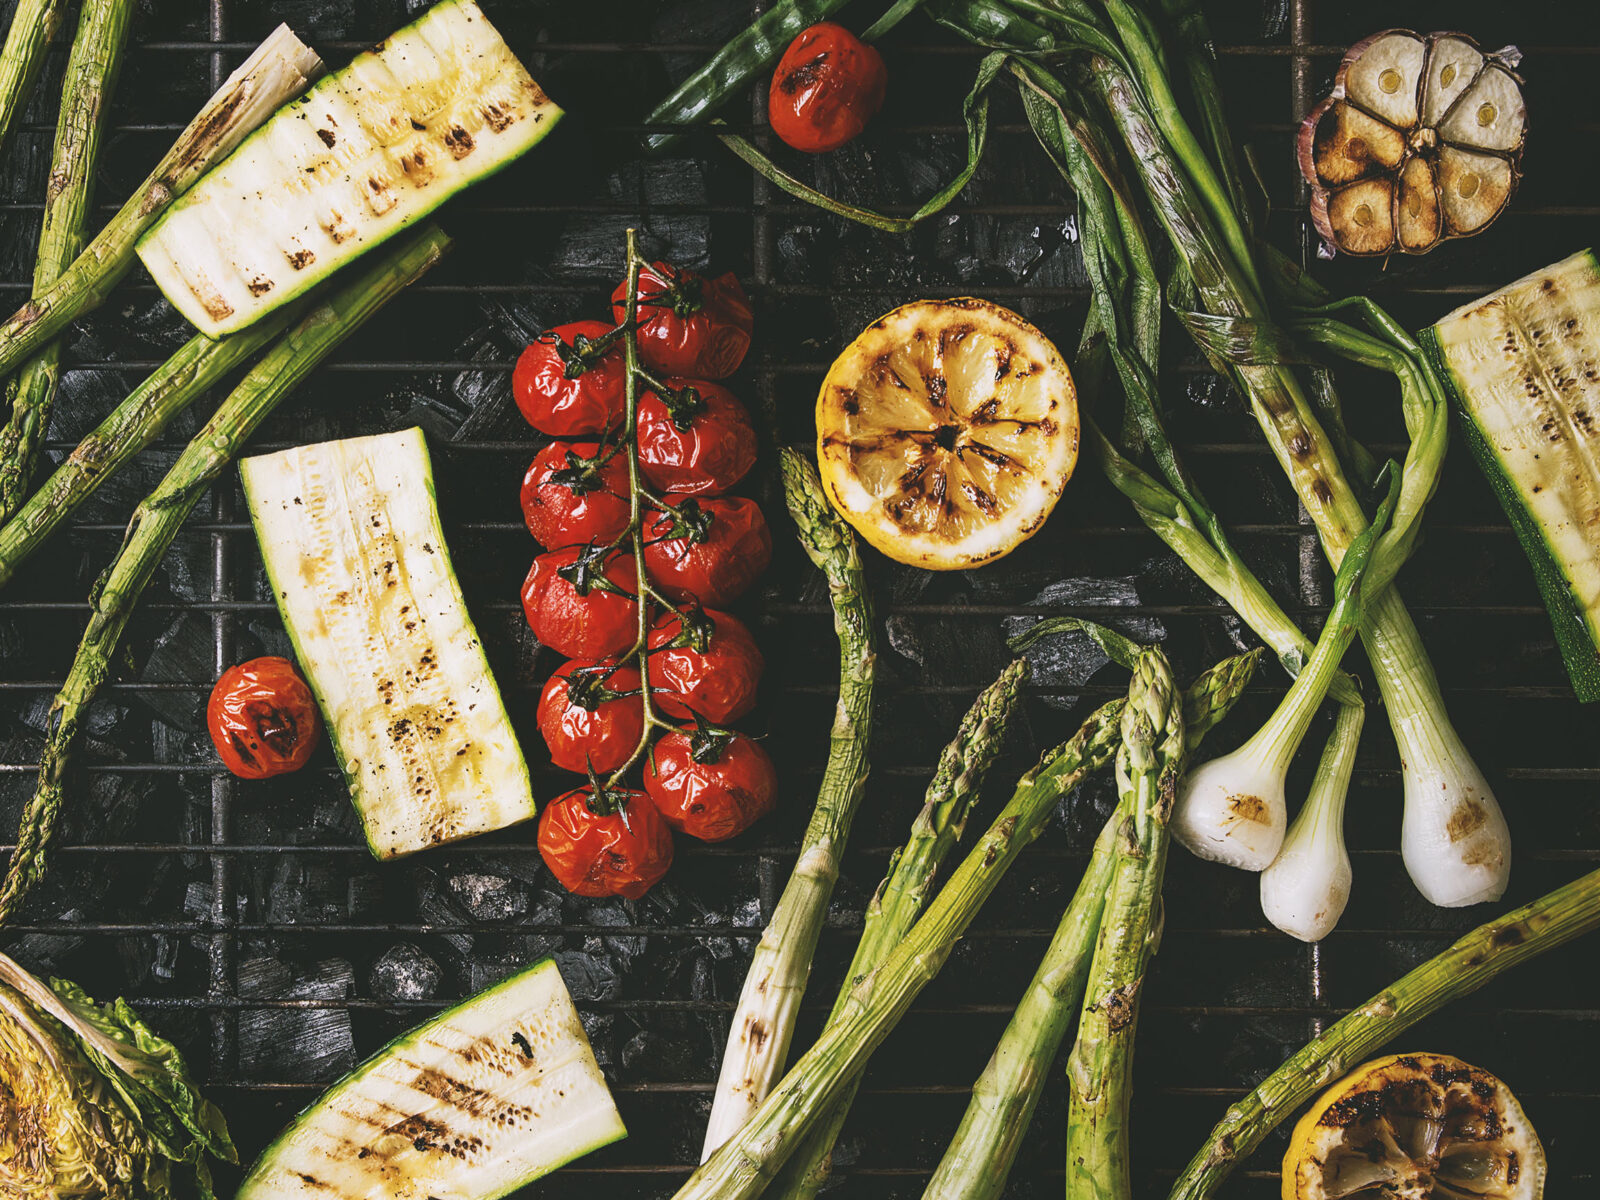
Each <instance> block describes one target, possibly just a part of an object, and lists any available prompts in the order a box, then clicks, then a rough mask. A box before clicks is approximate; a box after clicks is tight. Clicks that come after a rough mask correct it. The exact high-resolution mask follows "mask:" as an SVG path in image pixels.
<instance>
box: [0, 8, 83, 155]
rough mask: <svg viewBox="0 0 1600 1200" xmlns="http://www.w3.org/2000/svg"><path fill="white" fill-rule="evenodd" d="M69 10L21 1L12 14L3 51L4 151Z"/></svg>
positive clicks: (0, 115) (0, 124)
mask: <svg viewBox="0 0 1600 1200" xmlns="http://www.w3.org/2000/svg"><path fill="white" fill-rule="evenodd" d="M66 7H67V6H66V4H65V3H64V0H19V2H18V4H17V11H16V12H14V13H12V14H11V28H10V29H8V30H7V31H6V42H5V46H4V48H0V147H3V146H4V145H5V140H6V134H8V133H10V132H11V122H12V121H13V120H15V119H16V116H17V114H18V113H19V112H21V111H22V110H23V108H24V107H26V105H27V103H28V96H29V95H30V94H31V93H32V92H33V85H34V82H35V81H36V80H37V79H38V78H39V68H40V67H42V66H44V58H45V51H46V50H47V49H48V48H49V46H50V43H51V42H53V41H55V37H56V31H57V30H58V29H59V28H60V27H61V18H62V16H63V14H64V13H65V11H66Z"/></svg>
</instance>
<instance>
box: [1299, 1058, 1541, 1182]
mask: <svg viewBox="0 0 1600 1200" xmlns="http://www.w3.org/2000/svg"><path fill="white" fill-rule="evenodd" d="M1544 1175H1545V1158H1544V1147H1543V1146H1541V1145H1540V1144H1539V1135H1538V1134H1536V1133H1534V1131H1533V1126H1532V1125H1530V1124H1528V1118H1527V1116H1526V1115H1524V1113H1523V1111H1522V1106H1521V1105H1520V1104H1518V1103H1517V1098H1516V1097H1515V1096H1513V1095H1512V1094H1511V1092H1510V1090H1509V1089H1508V1088H1507V1087H1506V1085H1505V1084H1503V1083H1501V1082H1500V1081H1499V1080H1498V1079H1496V1078H1495V1077H1494V1076H1493V1075H1491V1074H1489V1072H1487V1071H1480V1070H1479V1069H1478V1068H1477V1067H1474V1066H1470V1065H1469V1064H1467V1063H1464V1062H1462V1061H1461V1060H1460V1059H1459V1058H1452V1057H1450V1056H1449V1055H1447V1054H1395V1055H1391V1056H1390V1057H1388V1058H1378V1059H1374V1060H1373V1061H1372V1062H1369V1063H1367V1064H1366V1065H1365V1066H1362V1067H1360V1068H1359V1069H1357V1070H1355V1071H1353V1072H1351V1073H1350V1074H1349V1075H1346V1076H1345V1077H1344V1078H1343V1079H1341V1080H1340V1081H1339V1082H1338V1083H1336V1084H1334V1085H1333V1086H1332V1087H1331V1088H1329V1089H1328V1090H1327V1091H1326V1092H1324V1093H1323V1094H1322V1095H1321V1096H1320V1097H1319V1098H1318V1099H1317V1102H1316V1103H1315V1104H1314V1105H1312V1107H1311V1111H1310V1112H1308V1113H1306V1115H1305V1116H1303V1117H1301V1118H1300V1123H1299V1124H1298V1125H1296V1126H1295V1128H1294V1134H1293V1136H1292V1137H1291V1138H1290V1139H1289V1151H1288V1153H1287V1154H1285V1155H1284V1158H1283V1200H1383V1198H1387V1197H1406V1200H1424V1198H1425V1197H1435V1198H1436V1200H1539V1197H1541V1196H1543V1195H1544Z"/></svg>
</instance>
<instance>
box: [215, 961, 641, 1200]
mask: <svg viewBox="0 0 1600 1200" xmlns="http://www.w3.org/2000/svg"><path fill="white" fill-rule="evenodd" d="M627 1132H628V1131H627V1130H626V1129H625V1128H624V1127H623V1124H622V1118H621V1116H619V1115H618V1113H617V1108H616V1105H615V1104H614V1103H613V1102H612V1099H611V1093H610V1092H609V1091H607V1090H606V1082H605V1077H604V1076H603V1075H601V1073H600V1068H599V1066H598V1065H597V1064H596V1063H595V1059H594V1053H593V1052H592V1051H591V1050H590V1049H589V1040H588V1038H586V1037H585V1036H584V1032H583V1026H582V1024H580V1023H579V1020H578V1012H577V1010H576V1009H575V1008H574V1007H573V1005H572V997H571V996H570V995H569V994H568V993H567V988H566V984H565V983H563V982H562V979H561V973H560V971H558V970H557V969H556V965H555V963H554V962H552V961H551V960H550V959H544V960H542V961H540V962H537V963H535V964H534V965H533V966H531V967H529V968H528V969H527V970H525V971H523V972H521V973H520V974H518V975H514V976H512V977H511V978H510V979H508V980H506V981H505V982H504V983H500V984H496V985H495V986H494V987H492V988H489V989H488V990H487V991H484V992H480V993H479V994H478V995H476V996H474V997H473V998H472V999H470V1000H468V1001H467V1002H466V1003H464V1004H461V1005H459V1006H457V1007H456V1008H452V1009H450V1010H449V1011H448V1012H446V1013H443V1014H442V1015H440V1016H438V1017H436V1018H435V1019H434V1020H432V1021H429V1022H428V1023H427V1024H426V1025H423V1026H421V1027H420V1028H418V1029H414V1030H412V1031H411V1032H410V1033H407V1034H404V1035H402V1036H401V1037H399V1038H396V1039H395V1040H394V1041H393V1042H391V1043H389V1045H388V1046H386V1047H384V1049H382V1050H380V1051H379V1052H378V1053H377V1054H375V1055H373V1056H372V1057H371V1058H370V1059H368V1060H367V1061H366V1062H365V1063H363V1064H362V1065H361V1066H359V1067H357V1068H356V1069H355V1070H354V1071H352V1072H351V1073H350V1074H349V1075H347V1076H345V1077H344V1079H342V1080H340V1081H339V1082H338V1083H336V1084H334V1085H333V1087H331V1088H329V1089H328V1090H327V1091H326V1092H325V1093H323V1095H322V1097H321V1099H319V1100H318V1101H317V1102H316V1103H315V1104H313V1105H312V1106H311V1107H310V1108H308V1109H306V1110H305V1112H303V1113H301V1114H300V1115H299V1116H298V1117H296V1118H295V1120H294V1122H293V1123H292V1124H291V1125H290V1126H289V1128H287V1129H286V1130H284V1131H283V1133H282V1134H281V1135H280V1136H279V1137H278V1139H277V1141H275V1142H273V1143H272V1145H270V1146H268V1147H267V1149H266V1150H265V1151H264V1152H263V1153H262V1155H261V1157H260V1158H259V1159H258V1160H257V1161H256V1164H255V1166H254V1167H253V1168H251V1171H250V1174H249V1175H248V1176H247V1177H246V1178H245V1181H244V1183H243V1185H242V1186H241V1187H240V1188H239V1193H238V1196H237V1197H236V1200H297V1198H299V1197H305V1198H306V1200H345V1198H348V1200H371V1197H375V1196H385V1197H391V1198H392V1200H495V1198H496V1197H499V1196H504V1195H505V1194H506V1193H508V1192H512V1191H515V1190H516V1189H517V1188H519V1187H522V1186H523V1185H524V1184H527V1183H530V1182H531V1181H533V1180H535V1179H538V1178H539V1177H540V1176H542V1175H548V1174H549V1173H550V1172H551V1171H553V1170H555V1169H556V1168H557V1167H559V1166H562V1165H563V1164H565V1163H569V1162H571V1161H572V1160H573V1159H575V1158H578V1157H579V1156H581V1155H584V1154H587V1153H589V1152H590V1151H591V1150H597V1149H599V1148H600V1147H601V1146H608V1145H610V1144H611V1143H612V1142H615V1141H617V1140H619V1139H621V1138H624V1137H626V1136H627Z"/></svg>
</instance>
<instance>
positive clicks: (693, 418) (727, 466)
mask: <svg viewBox="0 0 1600 1200" xmlns="http://www.w3.org/2000/svg"><path fill="white" fill-rule="evenodd" d="M667 386H668V387H670V388H672V389H673V391H671V392H669V393H668V394H667V395H666V396H665V397H662V396H657V395H656V394H655V393H654V392H645V393H644V394H643V395H642V396H640V397H639V420H638V426H637V431H638V444H639V466H640V467H641V468H642V469H643V470H644V474H645V478H646V479H648V480H649V481H650V484H651V486H652V487H657V488H660V489H661V490H662V491H668V492H683V493H684V494H685V495H690V496H708V495H715V494H716V493H718V492H725V491H727V490H728V489H729V488H731V487H732V486H733V485H734V484H736V483H738V482H739V480H741V479H743V478H744V477H745V475H746V473H748V472H749V470H750V468H751V467H753V466H754V465H755V461H756V430H755V426H754V425H752V424H751V423H750V413H749V412H748V411H747V410H746V409H745V406H744V405H742V404H740V403H739V402H738V401H737V400H735V399H734V398H733V393H731V392H730V391H728V389H727V388H725V387H721V386H719V385H718V384H715V383H706V382H705V381H704V380H700V379H669V380H667Z"/></svg>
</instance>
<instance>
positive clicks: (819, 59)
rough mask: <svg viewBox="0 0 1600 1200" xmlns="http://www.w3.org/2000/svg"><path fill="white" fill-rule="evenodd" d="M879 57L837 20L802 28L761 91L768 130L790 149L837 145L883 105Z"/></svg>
mask: <svg viewBox="0 0 1600 1200" xmlns="http://www.w3.org/2000/svg"><path fill="white" fill-rule="evenodd" d="M888 83H889V76H888V73H887V72H886V71H885V70H884V68H883V56H882V55H881V54H879V53H878V52H877V51H876V50H874V49H873V48H872V47H871V46H869V45H867V44H866V43H865V42H863V41H862V40H861V39H860V38H858V37H857V36H856V35H855V34H853V33H851V32H850V31H849V30H848V29H846V28H845V27H844V26H843V25H835V24H834V23H833V22H832V21H823V22H821V23H820V24H817V25H813V26H811V27H810V28H809V29H802V30H801V31H800V33H799V35H798V36H797V37H796V38H795V39H794V41H792V42H790V43H789V48H788V49H787V50H785V51H784V52H783V57H782V58H780V59H779V60H778V69H777V70H776V71H774V72H773V73H772V87H771V89H770V91H769V92H768V94H767V118H768V120H770V121H771V122H772V132H773V133H775V134H777V135H778V136H779V137H780V138H782V139H783V140H784V141H785V142H787V143H788V144H789V145H791V146H793V147H794V148H795V149H796V150H803V151H805V152H806V153H807V154H819V153H821V152H822V151H824V150H837V149H838V148H839V147H840V146H842V145H844V144H845V143H846V142H848V141H850V140H851V139H852V138H854V137H855V136H856V135H857V134H859V133H860V132H861V131H862V130H863V129H865V128H866V127H867V122H868V121H869V120H871V119H872V117H873V115H874V114H875V113H877V111H878V110H879V109H880V108H882V107H883V94H884V92H885V90H886V89H887V87H888Z"/></svg>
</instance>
